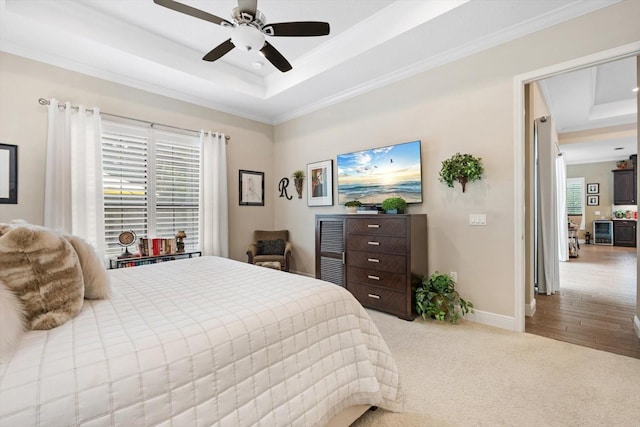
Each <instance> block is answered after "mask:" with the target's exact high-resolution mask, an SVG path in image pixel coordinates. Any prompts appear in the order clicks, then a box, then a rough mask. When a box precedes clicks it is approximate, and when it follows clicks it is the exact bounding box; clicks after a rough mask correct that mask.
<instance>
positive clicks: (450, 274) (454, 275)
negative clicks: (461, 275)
mask: <svg viewBox="0 0 640 427" xmlns="http://www.w3.org/2000/svg"><path fill="white" fill-rule="evenodd" d="M449 276H451V278H452V279H453V281H454V282H456V283H457V282H458V273H457V272H455V271H452V272H451V273H449Z"/></svg>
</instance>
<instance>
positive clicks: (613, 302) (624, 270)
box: [525, 245, 640, 359]
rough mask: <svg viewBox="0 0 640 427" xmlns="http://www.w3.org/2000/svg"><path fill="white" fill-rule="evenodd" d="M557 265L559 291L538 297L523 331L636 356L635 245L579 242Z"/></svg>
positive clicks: (639, 343)
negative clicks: (575, 255)
mask: <svg viewBox="0 0 640 427" xmlns="http://www.w3.org/2000/svg"><path fill="white" fill-rule="evenodd" d="M579 253H580V256H579V257H578V258H571V259H570V260H569V261H568V262H561V263H560V291H559V292H558V293H556V294H555V295H541V294H538V295H536V312H535V314H534V315H533V317H527V318H526V321H525V330H526V332H529V333H532V334H536V335H542V336H545V337H549V338H554V339H557V340H559V341H566V342H570V343H573V344H578V345H582V346H586V347H592V348H596V349H599V350H604V351H609V352H611V353H617V354H622V355H625V356H629V357H634V358H637V359H640V339H638V336H637V335H636V333H635V331H634V329H633V317H634V315H635V313H636V290H637V289H636V263H637V253H636V248H624V247H619V246H598V245H581V246H580V252H579Z"/></svg>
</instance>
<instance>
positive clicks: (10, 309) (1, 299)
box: [0, 280, 25, 362]
mask: <svg viewBox="0 0 640 427" xmlns="http://www.w3.org/2000/svg"><path fill="white" fill-rule="evenodd" d="M0 325H2V327H0V361H2V362H7V361H8V360H9V359H11V356H12V355H13V352H14V351H15V348H16V346H17V344H18V342H20V337H21V336H22V334H23V332H24V331H25V326H24V311H23V310H22V303H21V302H20V300H19V299H18V297H17V296H16V294H14V293H13V291H12V290H11V289H9V288H8V287H7V285H6V284H5V283H4V282H3V281H2V280H0Z"/></svg>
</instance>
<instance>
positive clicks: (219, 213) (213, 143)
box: [199, 131, 229, 257]
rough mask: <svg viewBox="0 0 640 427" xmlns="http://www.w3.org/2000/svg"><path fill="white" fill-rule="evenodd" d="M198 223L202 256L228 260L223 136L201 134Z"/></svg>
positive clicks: (218, 134) (225, 166)
mask: <svg viewBox="0 0 640 427" xmlns="http://www.w3.org/2000/svg"><path fill="white" fill-rule="evenodd" d="M199 221H200V224H199V228H200V236H199V237H200V247H201V250H202V252H203V254H204V255H216V256H221V257H228V256H229V213H228V202H227V147H226V139H225V136H224V134H223V133H214V134H211V132H207V133H205V132H204V131H201V132H200V212H199Z"/></svg>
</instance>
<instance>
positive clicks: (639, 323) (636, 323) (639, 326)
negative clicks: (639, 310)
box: [633, 316, 640, 338]
mask: <svg viewBox="0 0 640 427" xmlns="http://www.w3.org/2000/svg"><path fill="white" fill-rule="evenodd" d="M633 329H634V330H635V331H636V335H637V336H638V338H640V319H638V316H633Z"/></svg>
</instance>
